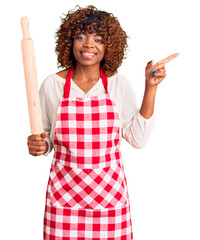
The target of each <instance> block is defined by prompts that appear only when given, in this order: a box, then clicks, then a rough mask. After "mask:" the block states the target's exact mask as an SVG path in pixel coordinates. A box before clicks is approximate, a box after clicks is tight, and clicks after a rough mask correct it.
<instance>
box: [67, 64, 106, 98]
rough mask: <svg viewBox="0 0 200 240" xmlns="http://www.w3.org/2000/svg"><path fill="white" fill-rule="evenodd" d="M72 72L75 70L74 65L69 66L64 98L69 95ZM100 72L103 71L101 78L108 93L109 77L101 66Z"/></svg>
mask: <svg viewBox="0 0 200 240" xmlns="http://www.w3.org/2000/svg"><path fill="white" fill-rule="evenodd" d="M72 72H73V66H72V67H71V68H69V69H68V72H67V77H66V82H65V87H64V98H68V97H69V93H70V85H71V76H72ZM100 73H101V79H102V82H103V85H104V88H105V90H106V93H108V90H107V86H108V79H107V76H106V75H105V73H104V72H103V71H102V69H101V67H100Z"/></svg>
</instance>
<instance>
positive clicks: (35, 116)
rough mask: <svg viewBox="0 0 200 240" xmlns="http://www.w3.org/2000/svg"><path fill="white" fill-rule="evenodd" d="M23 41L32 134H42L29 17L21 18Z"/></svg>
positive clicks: (22, 47)
mask: <svg viewBox="0 0 200 240" xmlns="http://www.w3.org/2000/svg"><path fill="white" fill-rule="evenodd" d="M21 27H22V32H23V39H22V41H21V49H22V58H23V65H24V76H25V82H26V93H27V101H28V110H29V120H30V127H31V133H32V134H42V133H43V132H44V131H43V124H42V114H41V106H40V97H39V90H38V79H37V71H36V62H35V52H34V45H33V40H32V39H31V38H30V36H29V21H28V18H27V17H22V18H21Z"/></svg>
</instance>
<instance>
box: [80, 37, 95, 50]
mask: <svg viewBox="0 0 200 240" xmlns="http://www.w3.org/2000/svg"><path fill="white" fill-rule="evenodd" d="M83 46H84V47H86V48H93V47H94V41H93V39H92V38H91V37H87V38H86V40H85V41H84V44H83Z"/></svg>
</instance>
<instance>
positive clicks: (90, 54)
mask: <svg viewBox="0 0 200 240" xmlns="http://www.w3.org/2000/svg"><path fill="white" fill-rule="evenodd" d="M82 54H84V55H89V56H92V55H95V54H94V53H82Z"/></svg>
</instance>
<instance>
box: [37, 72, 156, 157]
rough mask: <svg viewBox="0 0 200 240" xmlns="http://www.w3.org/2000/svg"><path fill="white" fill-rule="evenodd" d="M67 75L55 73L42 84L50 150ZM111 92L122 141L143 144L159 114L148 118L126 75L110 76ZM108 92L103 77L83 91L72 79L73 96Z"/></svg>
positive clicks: (132, 144) (41, 93) (109, 91)
mask: <svg viewBox="0 0 200 240" xmlns="http://www.w3.org/2000/svg"><path fill="white" fill-rule="evenodd" d="M64 85H65V79H63V78H62V77H60V76H59V75H58V74H56V73H54V74H52V75H49V76H48V77H47V78H46V79H44V81H43V82H42V85H41V87H40V101H41V110H42V118H43V128H44V131H46V132H48V136H47V138H46V140H47V143H48V151H47V153H46V154H45V155H48V153H49V152H50V151H51V150H52V148H53V142H54V132H55V123H56V116H57V110H58V105H59V102H60V100H61V99H62V97H63V93H64ZM107 90H108V93H109V94H110V97H111V100H112V101H113V102H114V103H115V105H116V106H117V108H118V111H119V117H120V123H121V124H120V134H119V144H120V143H121V140H122V138H124V139H125V140H126V141H127V142H128V143H129V144H130V145H131V146H133V147H135V148H143V147H144V146H145V145H146V143H147V141H148V139H149V136H150V133H151V131H152V129H153V127H154V125H155V116H154V115H153V116H151V117H150V118H149V119H145V118H144V117H142V115H141V114H140V113H139V109H138V106H137V102H136V98H135V94H134V91H133V88H132V86H131V84H130V82H129V81H128V79H126V78H125V77H124V76H123V75H119V74H117V73H116V74H114V75H113V76H111V77H109V78H108V86H107ZM104 93H105V88H104V85H103V83H102V79H101V78H99V80H98V81H97V83H96V84H95V85H94V86H93V87H92V88H91V89H90V90H89V91H88V92H87V94H86V93H85V92H84V91H82V90H81V89H80V88H79V87H78V85H77V84H76V83H75V82H74V81H73V79H71V86H70V97H83V98H84V97H92V96H97V95H101V94H104Z"/></svg>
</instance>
